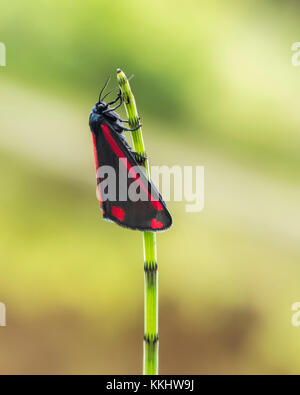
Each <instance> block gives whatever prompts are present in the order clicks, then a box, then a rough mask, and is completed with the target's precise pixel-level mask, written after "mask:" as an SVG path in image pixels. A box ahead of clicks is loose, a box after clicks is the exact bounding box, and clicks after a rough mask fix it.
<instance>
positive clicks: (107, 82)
mask: <svg viewBox="0 0 300 395" xmlns="http://www.w3.org/2000/svg"><path fill="white" fill-rule="evenodd" d="M109 81H110V76H109V77H108V79H107V81H106V82H105V85H104V87H103V88H102V91H101V92H100V95H99V102H100V101H101V100H102V99H101V96H102V93H103V92H104V91H105V89H106V87H107V85H108V84H109Z"/></svg>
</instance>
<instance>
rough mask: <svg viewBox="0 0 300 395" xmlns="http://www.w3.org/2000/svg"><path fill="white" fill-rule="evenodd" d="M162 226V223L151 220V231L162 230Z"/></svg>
mask: <svg viewBox="0 0 300 395" xmlns="http://www.w3.org/2000/svg"><path fill="white" fill-rule="evenodd" d="M163 227H164V226H163V224H162V222H160V221H157V220H156V219H155V218H153V219H152V221H151V228H152V229H162V228H163Z"/></svg>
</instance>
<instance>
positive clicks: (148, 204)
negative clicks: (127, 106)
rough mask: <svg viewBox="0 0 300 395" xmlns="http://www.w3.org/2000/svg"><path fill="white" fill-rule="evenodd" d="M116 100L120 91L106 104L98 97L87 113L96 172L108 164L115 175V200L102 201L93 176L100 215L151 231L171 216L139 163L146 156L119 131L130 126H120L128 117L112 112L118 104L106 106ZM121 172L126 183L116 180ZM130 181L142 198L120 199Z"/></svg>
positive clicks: (163, 227) (161, 227)
mask: <svg viewBox="0 0 300 395" xmlns="http://www.w3.org/2000/svg"><path fill="white" fill-rule="evenodd" d="M118 100H120V105H121V103H122V99H121V97H120V95H119V96H118V98H117V99H116V100H115V101H114V102H112V103H109V104H106V103H105V102H103V101H102V100H101V99H99V102H98V103H97V104H96V105H95V107H93V109H92V112H91V114H90V128H91V132H92V135H93V144H94V154H95V166H96V171H97V174H98V169H99V168H101V167H102V166H111V167H112V168H113V169H114V171H115V172H116V176H117V182H116V199H115V200H112V199H106V200H104V201H102V196H103V194H104V193H103V192H104V191H103V190H102V186H101V180H100V179H99V178H97V183H98V186H99V197H100V207H101V209H102V212H103V217H104V219H107V220H110V221H113V222H115V223H117V224H119V225H121V226H124V227H127V228H130V229H134V230H141V231H152V232H157V231H163V230H166V229H168V228H169V227H170V226H171V225H172V218H171V215H170V214H169V212H168V210H167V207H166V205H165V203H164V201H163V199H162V197H161V195H160V194H159V192H158V191H157V189H156V188H155V186H154V185H153V183H152V182H151V180H148V179H147V177H146V176H145V174H144V172H143V170H142V168H141V167H140V165H143V164H144V163H145V159H146V158H144V157H142V156H141V155H139V154H137V153H135V152H133V151H132V149H131V148H130V146H129V145H128V144H127V142H126V139H125V137H124V135H123V134H122V133H123V132H124V131H132V129H128V128H126V127H124V125H123V124H122V123H123V122H127V123H128V121H123V120H122V119H121V118H120V116H119V115H118V114H117V113H116V112H114V110H115V109H116V108H118V107H119V106H117V107H115V108H113V109H110V108H109V105H110V104H113V103H115V102H117V101H118ZM139 127H140V125H139V126H138V128H139ZM138 128H137V129H138ZM135 130H136V129H135ZM121 173H122V174H123V175H124V173H125V175H126V185H125V186H124V185H123V187H121V186H120V185H121V184H120V183H119V180H120V177H121V176H122V175H121ZM134 182H136V185H137V186H138V188H139V190H140V191H141V194H142V195H143V196H142V197H143V198H142V199H140V200H137V201H132V200H130V199H127V200H126V201H124V200H122V199H121V198H120V196H124V193H125V192H126V196H127V192H128V191H129V189H130V188H131V187H132V183H134ZM133 187H135V185H133ZM122 188H123V189H122ZM125 189H126V190H125Z"/></svg>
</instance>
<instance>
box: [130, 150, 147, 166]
mask: <svg viewBox="0 0 300 395" xmlns="http://www.w3.org/2000/svg"><path fill="white" fill-rule="evenodd" d="M132 154H133V155H134V157H135V160H136V161H137V163H138V164H139V165H144V164H145V162H146V160H147V159H148V158H147V156H144V155H141V154H138V153H137V152H133V151H132Z"/></svg>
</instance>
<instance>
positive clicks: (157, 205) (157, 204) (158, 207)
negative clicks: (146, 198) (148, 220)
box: [152, 200, 164, 211]
mask: <svg viewBox="0 0 300 395" xmlns="http://www.w3.org/2000/svg"><path fill="white" fill-rule="evenodd" d="M152 204H153V207H154V208H155V210H157V211H162V210H163V209H164V208H163V205H162V204H161V203H160V202H159V201H157V200H153V201H152Z"/></svg>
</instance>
